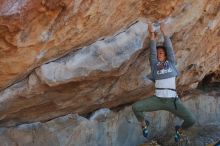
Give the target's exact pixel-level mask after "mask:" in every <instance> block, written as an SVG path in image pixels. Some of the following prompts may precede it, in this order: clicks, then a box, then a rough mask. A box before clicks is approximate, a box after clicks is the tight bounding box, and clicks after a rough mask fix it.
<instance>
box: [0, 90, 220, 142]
mask: <svg viewBox="0 0 220 146" xmlns="http://www.w3.org/2000/svg"><path fill="white" fill-rule="evenodd" d="M214 93H215V94H216V93H219V92H210V93H204V92H201V91H200V92H198V91H197V92H194V93H191V95H193V96H195V97H191V98H190V99H189V98H188V97H187V96H186V97H185V99H188V100H187V101H185V103H186V105H187V106H188V107H189V108H190V109H191V110H192V111H193V112H194V113H195V115H196V117H197V119H198V121H197V125H199V126H195V127H194V128H192V129H191V130H190V131H189V133H190V141H191V146H206V145H207V144H208V143H212V142H214V141H216V140H218V139H219V138H220V135H219V130H220V126H219V127H218V126H214V125H215V124H217V123H215V122H216V121H220V117H219V116H217V115H219V114H220V108H219V107H220V96H219V95H215V94H214ZM146 118H148V120H150V121H151V125H150V138H153V137H154V138H155V137H157V138H161V137H163V136H164V135H165V136H167V135H169V137H166V138H168V139H166V141H165V142H164V141H163V145H164V146H171V145H173V143H174V141H173V132H174V130H173V127H172V128H171V126H173V125H174V123H178V122H180V120H179V119H177V118H175V117H173V115H172V114H170V113H168V112H165V111H160V112H152V113H146ZM207 123H209V126H207V125H206V124H207ZM203 127H205V128H203ZM169 139H171V141H170V142H169V143H168V140H169ZM0 140H1V146H8V145H10V146H14V145H19V146H39V145H40V146H70V145H71V146H137V145H139V144H141V143H143V142H144V141H146V140H145V139H144V137H143V136H142V132H141V129H140V125H138V124H137V120H136V118H135V116H134V115H133V112H131V108H130V107H126V108H124V109H121V110H120V111H118V112H116V111H114V112H113V111H110V110H108V109H101V110H99V111H96V112H95V113H93V114H92V115H91V116H89V117H88V119H86V118H83V117H80V116H77V115H74V114H70V115H67V116H64V117H60V118H57V119H53V120H51V121H48V122H45V123H40V122H37V123H32V124H23V125H19V126H16V127H11V128H0ZM175 145H176V144H175Z"/></svg>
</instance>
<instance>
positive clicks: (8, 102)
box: [0, 0, 220, 126]
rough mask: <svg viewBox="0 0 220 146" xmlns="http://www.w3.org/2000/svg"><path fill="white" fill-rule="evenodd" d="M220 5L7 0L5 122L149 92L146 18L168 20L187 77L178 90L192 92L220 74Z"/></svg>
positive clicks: (2, 17)
mask: <svg viewBox="0 0 220 146" xmlns="http://www.w3.org/2000/svg"><path fill="white" fill-rule="evenodd" d="M219 6H220V2H219V1H216V0H209V1H208V0H179V1H177V0H169V1H168V0H167V1H166V2H164V1H162V0H155V1H151V2H146V1H145V0H143V1H136V0H122V1H116V0H114V1H111V2H109V1H80V0H79V1H70V0H66V1H52V0H49V1H37V0H34V1H19V0H17V1H16V0H15V1H13V0H10V1H6V0H3V1H2V5H1V6H0V32H1V33H0V47H1V51H0V66H1V71H0V88H1V89H2V91H1V92H0V105H1V106H0V125H1V126H11V125H17V124H21V123H29V122H37V121H45V120H49V119H52V118H55V117H58V116H61V115H66V114H68V113H79V114H87V113H90V112H92V111H94V110H96V109H99V108H102V107H107V108H114V107H117V106H119V105H123V104H129V103H132V102H133V101H136V100H139V99H141V98H144V97H147V96H148V95H150V94H152V91H153V90H152V82H150V81H149V80H148V79H147V78H146V74H147V73H149V72H150V68H149V62H148V53H149V52H148V49H147V47H146V45H147V40H148V39H147V36H148V34H147V32H146V30H147V24H146V23H144V22H146V21H147V20H148V21H154V20H160V21H165V22H167V25H168V27H170V28H171V29H170V34H173V36H172V41H173V42H174V48H175V52H176V56H177V66H178V68H179V70H180V71H181V73H182V75H181V76H180V77H179V78H178V88H179V91H180V92H181V93H182V92H184V91H188V90H190V89H193V88H195V87H196V86H197V84H198V82H199V81H201V80H202V79H203V78H204V77H205V76H206V75H208V74H210V73H213V72H215V73H217V72H219V68H220V56H219V55H220V49H219V46H220V39H219V36H220V35H219V28H220V11H219ZM158 39H159V38H158ZM61 56H62V57H61ZM56 58H59V59H56ZM55 59H56V60H55ZM12 84H13V85H12ZM8 85H11V86H9V87H7V86H8ZM6 87H7V88H6Z"/></svg>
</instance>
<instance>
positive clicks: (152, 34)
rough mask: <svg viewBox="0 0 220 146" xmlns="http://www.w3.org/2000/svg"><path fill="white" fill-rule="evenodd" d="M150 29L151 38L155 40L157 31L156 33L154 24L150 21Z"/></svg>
mask: <svg viewBox="0 0 220 146" xmlns="http://www.w3.org/2000/svg"><path fill="white" fill-rule="evenodd" d="M148 31H149V34H150V39H151V40H155V33H154V29H153V25H152V24H151V23H148Z"/></svg>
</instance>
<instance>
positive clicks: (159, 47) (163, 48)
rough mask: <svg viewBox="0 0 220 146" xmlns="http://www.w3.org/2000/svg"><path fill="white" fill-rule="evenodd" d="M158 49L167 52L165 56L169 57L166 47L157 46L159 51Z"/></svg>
mask: <svg viewBox="0 0 220 146" xmlns="http://www.w3.org/2000/svg"><path fill="white" fill-rule="evenodd" d="M158 49H162V50H163V51H164V52H165V55H166V56H167V51H166V48H165V47H164V46H157V50H158Z"/></svg>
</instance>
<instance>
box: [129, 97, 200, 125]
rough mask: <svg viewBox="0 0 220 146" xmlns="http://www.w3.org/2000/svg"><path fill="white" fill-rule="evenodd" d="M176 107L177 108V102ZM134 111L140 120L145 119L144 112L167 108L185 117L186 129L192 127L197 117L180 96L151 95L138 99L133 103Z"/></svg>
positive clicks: (180, 116)
mask: <svg viewBox="0 0 220 146" xmlns="http://www.w3.org/2000/svg"><path fill="white" fill-rule="evenodd" d="M174 103H175V104H176V108H175V104H174ZM132 109H133V112H134V114H135V116H136V118H137V120H138V121H140V122H141V121H143V120H144V114H143V112H150V111H157V110H166V111H169V112H171V113H173V114H174V115H176V116H178V117H179V118H181V119H183V120H184V122H183V124H182V128H183V129H186V128H189V127H191V126H192V125H193V124H194V123H195V121H196V119H195V116H194V115H193V114H192V113H191V112H190V111H189V110H188V109H187V108H186V107H185V106H184V104H183V103H182V102H181V100H180V99H179V98H176V101H175V98H160V97H157V96H151V97H149V98H146V99H143V100H140V101H137V102H136V103H134V104H133V105H132Z"/></svg>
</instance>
